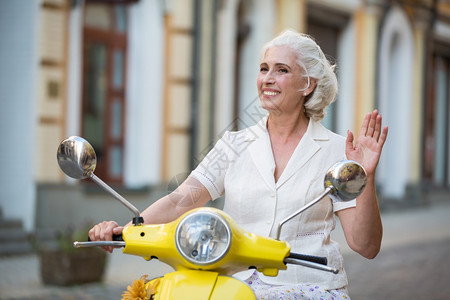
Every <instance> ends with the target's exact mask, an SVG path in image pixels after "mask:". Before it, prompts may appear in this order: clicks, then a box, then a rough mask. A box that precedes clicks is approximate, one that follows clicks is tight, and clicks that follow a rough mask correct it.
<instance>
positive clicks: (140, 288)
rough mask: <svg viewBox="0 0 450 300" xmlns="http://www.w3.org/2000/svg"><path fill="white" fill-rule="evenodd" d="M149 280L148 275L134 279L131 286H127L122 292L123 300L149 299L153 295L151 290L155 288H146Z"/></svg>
mask: <svg viewBox="0 0 450 300" xmlns="http://www.w3.org/2000/svg"><path fill="white" fill-rule="evenodd" d="M147 282H148V280H147V275H143V276H142V277H141V278H140V279H136V280H135V281H133V283H132V284H131V286H128V287H127V291H125V292H124V293H123V294H122V300H149V299H150V296H151V295H152V294H151V293H150V292H151V291H152V292H153V289H152V288H149V289H146V287H145V284H146V283H147Z"/></svg>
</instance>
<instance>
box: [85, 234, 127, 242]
mask: <svg viewBox="0 0 450 300" xmlns="http://www.w3.org/2000/svg"><path fill="white" fill-rule="evenodd" d="M112 240H113V241H114V242H123V237H122V235H121V234H113V236H112ZM88 242H92V241H91V238H90V237H88Z"/></svg>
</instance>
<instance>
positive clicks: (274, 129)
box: [267, 113, 309, 141]
mask: <svg viewBox="0 0 450 300" xmlns="http://www.w3.org/2000/svg"><path fill="white" fill-rule="evenodd" d="M308 123H309V119H308V118H307V117H306V116H305V115H304V114H303V113H300V114H295V115H291V116H287V115H286V114H283V115H280V116H277V115H274V114H269V118H268V119H267V131H268V132H269V135H270V136H271V137H272V138H276V139H277V140H280V141H283V140H284V141H288V140H291V139H301V138H302V136H303V135H304V134H305V132H306V130H307V129H308Z"/></svg>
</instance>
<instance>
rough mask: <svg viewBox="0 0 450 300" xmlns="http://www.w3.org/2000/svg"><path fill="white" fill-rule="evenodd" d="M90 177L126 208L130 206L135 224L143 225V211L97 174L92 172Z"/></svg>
mask: <svg viewBox="0 0 450 300" xmlns="http://www.w3.org/2000/svg"><path fill="white" fill-rule="evenodd" d="M89 177H90V178H91V179H92V180H93V181H94V182H95V183H97V184H98V185H99V186H101V187H102V188H103V189H104V190H105V191H107V192H108V193H110V194H111V195H113V196H114V198H116V199H117V200H119V201H120V202H121V203H122V204H123V205H125V207H126V208H128V209H129V210H130V211H131V212H132V213H133V214H134V218H133V224H134V225H141V224H142V223H144V218H142V217H141V213H140V212H139V211H138V210H137V208H136V207H134V206H133V204H131V203H130V202H128V201H127V200H126V199H125V198H123V197H122V196H121V195H119V194H118V193H117V192H116V191H115V190H113V189H112V188H111V187H110V186H109V185H107V184H106V183H104V182H103V181H102V180H101V179H100V178H98V177H97V176H95V174H94V173H90V174H89Z"/></svg>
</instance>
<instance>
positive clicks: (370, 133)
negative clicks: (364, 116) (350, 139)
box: [366, 109, 378, 137]
mask: <svg viewBox="0 0 450 300" xmlns="http://www.w3.org/2000/svg"><path fill="white" fill-rule="evenodd" d="M377 116H378V111H377V110H376V109H375V110H374V111H373V112H372V113H371V114H370V119H369V125H368V126H367V132H366V136H369V137H371V136H373V133H374V132H375V126H376V123H377Z"/></svg>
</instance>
